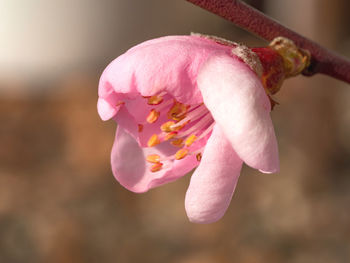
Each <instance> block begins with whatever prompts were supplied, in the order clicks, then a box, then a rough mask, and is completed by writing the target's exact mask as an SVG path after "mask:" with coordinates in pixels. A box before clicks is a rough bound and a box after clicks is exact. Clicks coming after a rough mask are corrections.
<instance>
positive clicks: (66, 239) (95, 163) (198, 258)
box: [0, 0, 350, 263]
mask: <svg viewBox="0 0 350 263" xmlns="http://www.w3.org/2000/svg"><path fill="white" fill-rule="evenodd" d="M249 3H251V4H252V5H254V6H255V7H256V8H258V9H260V10H262V11H263V12H265V13H267V14H269V15H270V16H272V17H274V18H275V19H277V20H279V21H281V22H282V23H283V24H285V25H287V26H288V27H290V28H292V29H294V30H296V31H297V32H299V33H302V34H303V35H305V36H307V37H309V38H311V39H313V40H315V41H317V42H319V43H320V44H322V45H324V46H326V47H328V48H331V49H333V50H336V51H337V52H339V53H341V54H343V55H345V56H347V57H350V27H349V25H350V18H349V10H350V4H349V1H347V0H333V1H329V0H308V1H304V0H283V1H277V0H260V1H259V0H254V1H249ZM190 32H200V33H205V34H213V35H217V36H220V37H224V38H227V39H230V40H233V41H237V42H243V43H246V44H248V45H250V46H262V45H266V43H265V42H264V41H262V40H260V39H258V38H256V37H254V36H252V35H250V34H248V33H246V32H244V31H242V30H240V29H238V28H237V27H235V26H234V25H233V24H231V23H229V22H226V21H224V20H223V19H221V18H219V17H216V16H215V15H212V14H210V13H208V12H206V11H204V10H202V9H200V8H198V7H196V6H193V5H192V4H190V3H187V2H186V1H183V0H181V1H171V0H148V1H136V0H98V1H97V0H26V1H24V0H0V122H1V125H0V262H4V263H7V262H9V263H17V262H18V263H22V262H52V263H56V262H57V263H58V262H60V263H61V262H75V263H80V262H107V263H108V262H126V263H128V262H179V263H199V262H200V263H207V262H219V263H220V262H223V263H226V262H243V263H260V262H276V263H277V262H286V263H304V262H305V263H306V262H308V263H310V262H317V263H323V262H324V263H326V262H327V263H329V262H337V263H338V262H339V263H340V262H344V263H346V262H350V209H349V207H350V137H349V135H350V85H349V84H345V83H342V82H340V81H337V80H334V79H331V78H328V77H325V76H314V77H312V78H306V77H302V76H300V77H297V78H294V79H290V80H288V81H287V82H286V83H285V85H284V87H283V89H282V90H281V92H280V93H278V94H277V96H276V97H275V99H276V100H277V101H278V102H279V103H280V105H279V106H277V107H276V108H275V110H274V111H273V113H272V117H273V121H274V124H275V128H276V133H277V137H278V141H279V149H280V159H281V171H280V173H279V174H276V175H263V174H260V173H259V172H257V171H255V170H253V169H250V168H249V167H244V169H243V171H242V175H241V178H240V181H239V183H238V187H237V189H236V192H235V195H234V197H233V200H232V202H231V205H230V207H229V209H228V212H227V213H226V215H225V216H224V218H223V219H221V220H220V221H219V222H217V223H214V224H210V225H196V224H192V223H189V222H188V219H187V218H186V214H185V210H184V197H185V192H186V188H187V185H188V183H189V179H190V177H189V176H185V177H183V178H182V179H180V180H178V181H176V182H174V183H171V184H168V185H166V186H163V187H161V188H157V189H154V190H151V191H150V192H148V193H145V194H134V193H131V192H128V191H127V190H125V189H124V188H122V187H121V186H120V185H119V184H118V182H116V181H115V179H114V178H113V175H112V173H111V169H110V163H109V155H110V150H111V147H112V143H113V140H114V131H115V127H116V125H115V123H113V122H112V121H109V122H102V121H101V120H100V119H99V117H98V115H97V112H96V101H97V85H98V79H99V76H100V74H101V73H102V71H103V69H104V67H105V66H106V65H107V64H108V63H109V62H110V61H111V60H113V59H114V58H115V57H117V56H118V55H120V54H121V53H123V52H124V51H126V50H127V49H128V48H130V47H131V46H133V45H135V44H137V43H139V42H142V41H145V40H148V39H151V38H155V37H160V36H163V35H176V34H189V33H190Z"/></svg>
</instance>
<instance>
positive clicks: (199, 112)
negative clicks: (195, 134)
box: [171, 105, 208, 128]
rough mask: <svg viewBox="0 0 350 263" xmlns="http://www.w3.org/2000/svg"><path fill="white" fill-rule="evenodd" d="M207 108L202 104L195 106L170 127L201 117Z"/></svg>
mask: <svg viewBox="0 0 350 263" xmlns="http://www.w3.org/2000/svg"><path fill="white" fill-rule="evenodd" d="M207 112H208V109H207V108H206V107H205V106H203V107H202V105H200V106H198V107H197V108H195V109H194V110H192V111H190V112H189V113H188V114H187V115H186V118H184V119H182V120H181V121H179V122H177V123H175V124H174V125H173V126H172V127H171V128H176V127H177V126H181V125H183V124H187V123H188V122H190V121H192V122H193V121H195V120H197V119H199V118H201V117H202V116H203V115H205V114H204V113H207Z"/></svg>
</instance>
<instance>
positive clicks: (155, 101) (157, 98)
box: [147, 95, 163, 105]
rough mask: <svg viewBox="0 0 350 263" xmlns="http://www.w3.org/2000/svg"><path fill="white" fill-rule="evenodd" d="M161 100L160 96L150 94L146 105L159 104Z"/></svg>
mask: <svg viewBox="0 0 350 263" xmlns="http://www.w3.org/2000/svg"><path fill="white" fill-rule="evenodd" d="M162 102H163V97H162V96H158V95H155V96H151V97H149V98H148V101H147V104H148V105H159V104H161V103H162Z"/></svg>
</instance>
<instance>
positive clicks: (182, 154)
mask: <svg viewBox="0 0 350 263" xmlns="http://www.w3.org/2000/svg"><path fill="white" fill-rule="evenodd" d="M187 154H188V150H187V149H184V148H182V149H180V150H178V151H177V152H176V153H175V159H176V160H181V159H183V158H185V157H186V155H187Z"/></svg>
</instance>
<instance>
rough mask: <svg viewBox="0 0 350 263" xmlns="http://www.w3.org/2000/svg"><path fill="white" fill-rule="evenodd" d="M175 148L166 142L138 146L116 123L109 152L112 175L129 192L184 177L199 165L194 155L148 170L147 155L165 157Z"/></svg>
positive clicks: (142, 190)
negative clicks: (150, 145) (153, 170)
mask: <svg viewBox="0 0 350 263" xmlns="http://www.w3.org/2000/svg"><path fill="white" fill-rule="evenodd" d="M175 151H176V149H175V148H174V147H173V146H170V145H169V144H167V143H162V144H160V145H157V146H156V147H152V148H141V147H140V146H139V145H138V143H137V142H136V140H135V139H134V138H133V137H132V136H131V135H130V134H129V133H128V132H126V131H125V130H124V129H123V128H121V127H120V126H118V127H117V132H116V138H115V141H114V145H113V148H112V153H111V164H112V171H113V174H114V176H115V178H116V179H117V180H118V181H119V183H120V184H121V185H123V186H124V187H125V188H127V189H129V190H130V191H133V192H137V193H142V192H146V191H148V190H149V189H151V188H154V187H156V186H160V185H162V184H165V183H169V182H172V181H174V180H176V179H178V178H179V177H182V176H184V175H185V174H186V173H188V172H189V171H191V170H192V169H193V168H194V167H196V166H197V165H198V161H197V160H196V158H195V156H189V157H186V158H184V159H182V160H177V161H174V162H173V161H166V162H164V168H163V169H162V170H160V171H159V172H155V173H152V172H151V171H150V170H149V167H150V164H149V163H147V162H146V156H147V155H149V154H159V155H160V156H161V157H166V156H170V155H172V154H174V153H175Z"/></svg>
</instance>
